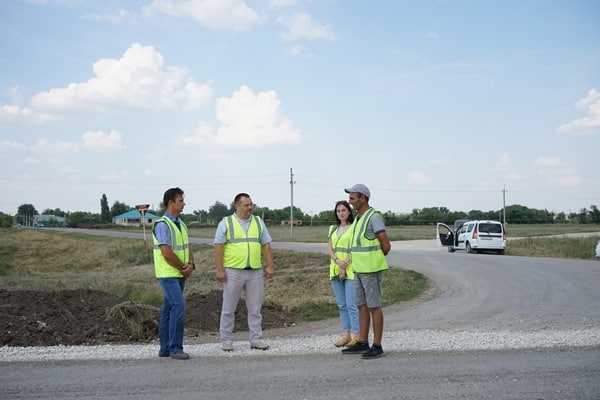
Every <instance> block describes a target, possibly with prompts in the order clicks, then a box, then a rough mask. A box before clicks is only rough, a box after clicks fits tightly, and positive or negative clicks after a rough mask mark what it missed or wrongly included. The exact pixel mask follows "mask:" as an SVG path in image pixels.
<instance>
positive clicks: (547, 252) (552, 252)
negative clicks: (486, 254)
mask: <svg viewBox="0 0 600 400" xmlns="http://www.w3.org/2000/svg"><path fill="white" fill-rule="evenodd" d="M598 240H600V234H599V235H598V236H589V237H581V238H567V237H546V238H540V237H528V238H524V239H515V240H510V241H509V242H508V245H507V246H506V255H511V256H527V257H553V258H573V259H581V260H598V257H596V245H597V244H598Z"/></svg>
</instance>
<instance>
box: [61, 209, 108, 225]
mask: <svg viewBox="0 0 600 400" xmlns="http://www.w3.org/2000/svg"><path fill="white" fill-rule="evenodd" d="M97 223H100V214H92V213H91V212H88V211H74V212H72V213H69V219H68V221H67V224H68V225H69V226H70V227H72V228H74V227H76V226H77V225H80V224H83V225H94V224H97Z"/></svg>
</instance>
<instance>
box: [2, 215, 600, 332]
mask: <svg viewBox="0 0 600 400" xmlns="http://www.w3.org/2000/svg"><path fill="white" fill-rule="evenodd" d="M388 228H389V229H388V234H389V236H390V238H391V240H392V241H397V240H422V239H428V240H433V239H434V238H435V226H411V227H388ZM136 231H140V232H141V229H137V230H136ZM269 231H270V233H271V236H272V237H273V240H274V241H279V242H282V241H296V242H322V243H324V242H326V241H327V236H326V235H327V233H326V232H327V227H324V226H319V227H317V226H313V227H309V226H303V227H295V228H294V229H293V231H292V232H290V228H289V227H286V228H283V227H279V226H272V227H270V228H269ZM507 231H508V237H509V242H508V246H507V249H506V256H511V255H519V256H539V257H562V258H577V259H590V260H592V259H594V260H595V259H597V258H596V257H595V248H596V244H597V242H598V240H600V233H598V232H600V226H598V225H567V224H565V225H550V226H549V225H511V226H509V227H508V228H507ZM583 232H596V233H597V234H594V235H593V236H590V237H578V238H568V237H552V236H550V235H559V234H566V233H583ZM190 235H191V236H192V237H199V238H212V237H213V235H214V227H212V228H192V229H191V231H190ZM516 237H518V238H519V239H516ZM0 239H1V240H0V289H9V290H18V289H23V290H43V291H49V290H63V289H81V288H89V289H95V290H100V291H105V292H108V293H112V294H115V295H118V296H122V297H126V298H129V299H131V300H133V301H135V302H139V303H144V304H153V305H160V303H161V301H162V292H161V290H160V288H159V286H158V284H156V281H155V279H154V269H153V264H152V253H151V249H150V244H149V243H144V242H143V241H141V240H139V239H126V238H110V237H103V236H91V235H85V234H82V233H79V232H78V231H77V230H75V229H74V230H73V231H72V232H68V233H64V232H59V231H51V230H45V229H14V228H13V229H1V230H0ZM192 251H193V252H194V258H195V260H196V265H197V270H196V271H195V272H194V275H193V279H191V280H190V281H189V282H188V285H187V289H186V290H187V291H189V292H190V293H208V292H210V291H211V290H219V289H220V288H221V286H220V284H219V283H218V282H217V281H216V279H215V272H214V263H213V249H212V246H210V245H202V244H193V245H192ZM274 259H275V265H276V267H277V274H276V277H275V278H274V279H272V280H268V281H266V284H265V298H266V299H265V300H266V301H269V300H270V301H273V302H275V303H278V304H281V305H282V306H283V307H284V308H286V309H287V310H290V311H294V312H296V313H298V314H299V315H300V317H301V318H302V319H305V320H318V319H323V318H327V317H332V316H335V315H337V306H336V304H335V300H334V296H333V294H332V291H331V287H330V283H329V280H328V279H327V275H328V265H329V264H328V257H327V256H326V255H324V254H313V253H297V252H292V251H286V250H275V251H274ZM427 285H428V283H427V279H426V277H424V276H423V275H421V274H419V273H416V272H414V271H405V270H398V269H393V270H390V271H388V272H387V273H386V278H385V279H384V290H383V292H384V296H385V298H384V304H385V305H389V304H393V303H397V302H399V301H403V300H410V299H412V298H415V297H417V296H419V295H420V294H421V293H423V291H424V290H426V288H427Z"/></svg>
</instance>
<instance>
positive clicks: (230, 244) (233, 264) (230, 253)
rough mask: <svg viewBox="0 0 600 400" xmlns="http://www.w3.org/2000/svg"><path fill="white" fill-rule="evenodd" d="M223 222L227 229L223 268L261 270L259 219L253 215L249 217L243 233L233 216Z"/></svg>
mask: <svg viewBox="0 0 600 400" xmlns="http://www.w3.org/2000/svg"><path fill="white" fill-rule="evenodd" d="M223 221H224V222H225V226H226V228H227V233H226V234H225V239H226V242H225V250H224V253H223V266H224V267H227V268H236V269H244V268H246V267H250V268H251V269H260V268H262V261H261V251H262V244H261V241H260V239H261V237H262V232H263V226H262V223H261V220H260V218H259V217H256V216H254V215H251V216H250V223H249V224H248V232H245V231H244V228H242V224H240V221H238V219H237V217H235V216H233V215H230V216H228V217H225V218H223Z"/></svg>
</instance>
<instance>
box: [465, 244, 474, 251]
mask: <svg viewBox="0 0 600 400" xmlns="http://www.w3.org/2000/svg"><path fill="white" fill-rule="evenodd" d="M465 250H466V251H467V253H469V254H471V253H473V248H472V247H471V245H470V244H469V242H467V244H466V245H465Z"/></svg>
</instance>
